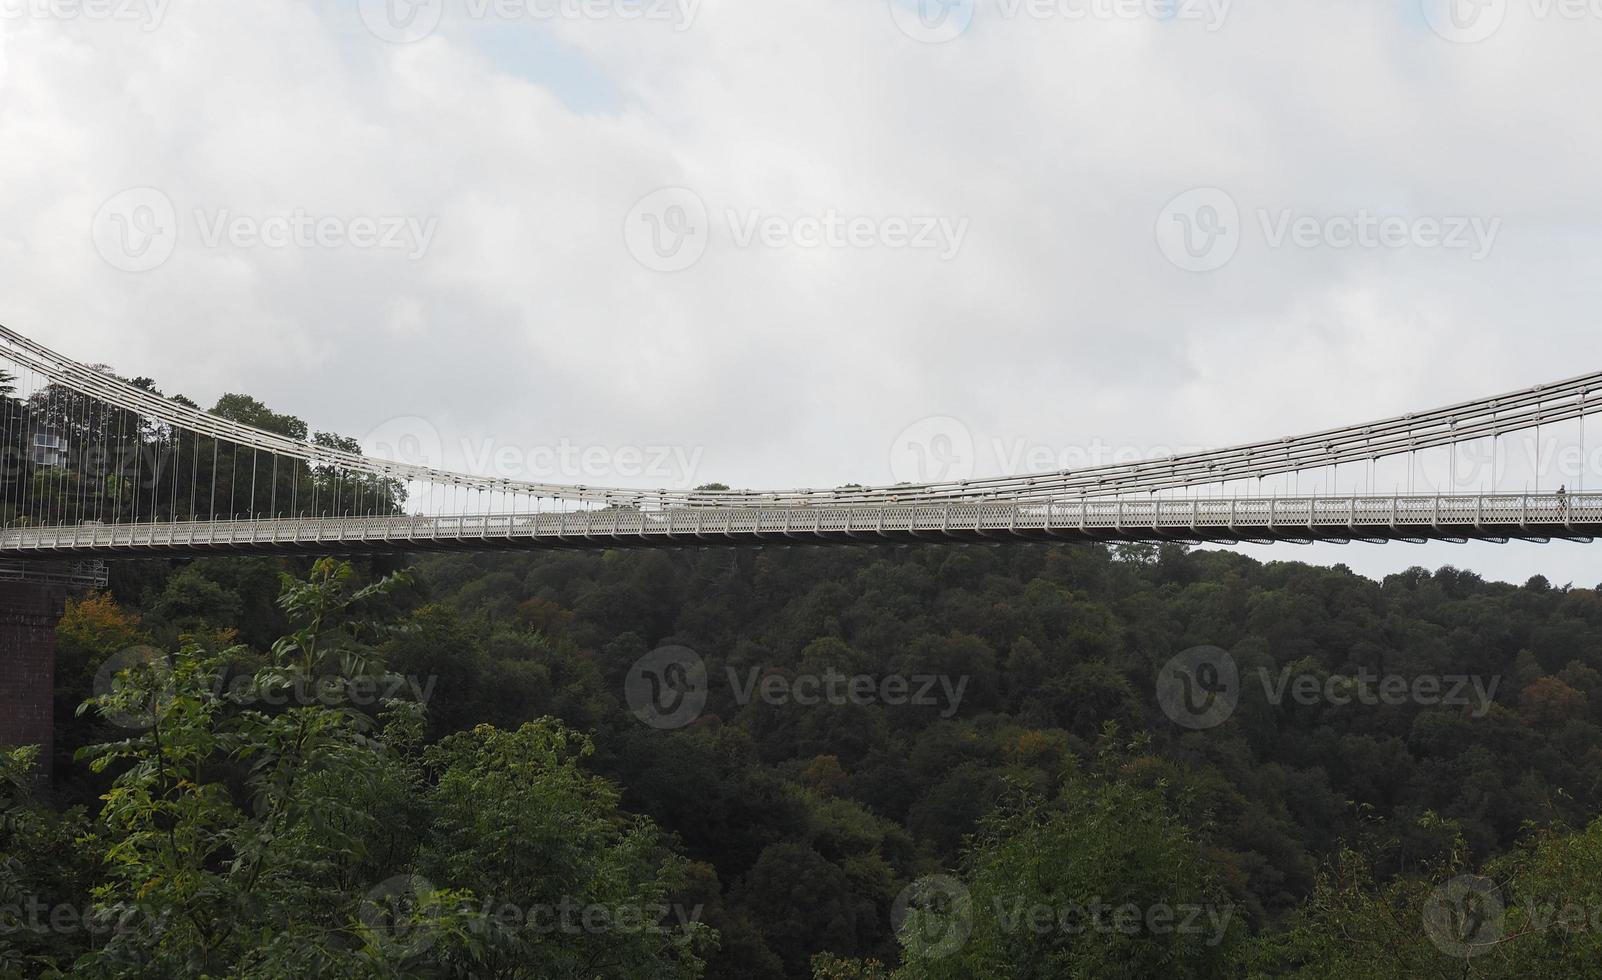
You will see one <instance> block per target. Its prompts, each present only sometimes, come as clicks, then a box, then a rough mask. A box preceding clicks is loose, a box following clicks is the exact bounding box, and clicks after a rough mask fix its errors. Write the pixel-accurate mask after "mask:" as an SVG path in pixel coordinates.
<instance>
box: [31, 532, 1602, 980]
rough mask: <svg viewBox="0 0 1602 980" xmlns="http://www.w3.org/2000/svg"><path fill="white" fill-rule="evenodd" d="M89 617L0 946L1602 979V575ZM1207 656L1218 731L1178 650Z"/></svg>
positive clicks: (637, 582) (386, 969)
mask: <svg viewBox="0 0 1602 980" xmlns="http://www.w3.org/2000/svg"><path fill="white" fill-rule="evenodd" d="M58 644H59V647H58V657H59V665H58V704H57V713H56V717H57V738H56V757H55V759H54V760H53V769H54V780H53V783H52V785H51V786H50V787H49V789H48V791H45V790H44V789H42V788H41V787H40V786H39V784H38V783H37V781H36V780H34V779H33V778H32V777H31V776H30V775H29V771H30V769H31V767H32V766H33V764H34V762H35V761H36V760H35V759H34V758H33V753H32V752H31V751H30V750H28V749H26V748H19V749H17V750H14V751H11V752H9V753H8V754H6V755H4V756H0V767H3V769H4V772H3V773H0V975H3V976H27V977H32V976H50V975H62V974H66V973H72V974H73V975H83V976H149V977H175V976H192V977H202V976H259V977H277V976H286V975H329V976H347V977H382V976H439V977H530V978H545V977H573V978H579V977H708V978H724V980H735V978H739V980H748V978H749V980H763V978H808V977H811V978H887V977H895V978H926V977H927V978H960V977H1009V978H1036V977H1038V978H1048V977H1050V978H1056V977H1131V978H1135V977H1148V976H1171V977H1241V978H1247V977H1279V976H1295V977H1329V978H1346V977H1353V978H1355V977H1395V978H1402V977H1409V978H1411V977H1468V976H1472V977H1554V978H1556V977H1575V976H1598V975H1602V967H1599V966H1598V965H1597V964H1599V963H1602V820H1599V817H1602V591H1599V590H1598V589H1593V588H1589V587H1573V586H1562V587H1558V586H1554V585H1552V584H1551V583H1548V582H1547V581H1545V580H1543V579H1540V578H1535V579H1532V580H1531V581H1529V582H1528V583H1526V584H1524V585H1523V586H1512V585H1505V584H1497V583H1489V582H1486V581H1483V580H1482V579H1480V578H1479V577H1477V576H1476V575H1474V574H1473V573H1471V572H1466V571H1461V570H1458V569H1454V568H1442V569H1440V570H1437V571H1434V572H1431V571H1427V570H1424V569H1413V570H1410V571H1408V572H1405V573H1401V574H1397V575H1392V576H1389V577H1387V578H1386V579H1385V580H1384V581H1383V582H1374V581H1371V580H1368V579H1365V578H1362V577H1360V576H1357V575H1355V574H1353V573H1351V572H1350V571H1348V570H1346V569H1345V568H1342V567H1336V568H1322V567H1313V566H1307V565H1303V564H1298V563H1293V562H1273V563H1268V564H1264V563H1260V562H1258V561H1255V560H1253V559H1251V558H1247V557H1244V556H1242V555H1239V554H1235V553H1231V552H1225V551H1210V550H1193V549H1189V548H1187V547H1185V546H1183V545H1177V544H1176V545H1167V546H1160V547H1158V546H1130V547H1111V548H1108V547H1099V546H1077V545H1076V546H1044V545H1022V544H1018V545H1006V546H1001V547H984V546H978V545H975V546H961V547H933V546H910V547H862V548H847V549H822V548H794V549H788V548H769V549H707V550H685V551H672V552H667V551H663V552H645V551H641V552H624V551H608V552H594V553H589V552H571V553H568V552H563V553H512V554H494V555H489V554H484V555H471V556H444V557H427V558H423V557H418V558H404V557H400V556H397V557H395V558H393V559H384V560H366V561H361V562H357V563H354V564H351V563H344V562H339V561H333V560H323V561H319V562H315V563H314V562H310V561H303V560H288V559H283V560H279V559H248V558H230V559H203V560H197V561H192V562H156V561H130V562H123V563H118V564H116V565H115V566H114V567H113V574H112V580H111V584H110V588H109V590H108V591H107V592H106V593H104V594H96V595H90V596H85V597H81V598H79V599H75V600H73V601H71V602H70V603H69V605H68V607H67V611H66V615H65V616H64V618H63V620H62V622H61V625H60V627H59V630H58ZM1197 650H1203V651H1211V652H1210V653H1208V654H1207V656H1208V657H1211V658H1212V659H1211V660H1208V661H1206V662H1205V663H1204V664H1203V665H1202V666H1204V667H1207V668H1209V669H1211V670H1212V673H1209V672H1208V671H1207V670H1201V669H1195V670H1193V671H1192V672H1191V673H1190V674H1187V675H1185V676H1184V677H1182V678H1181V680H1182V681H1184V683H1185V686H1184V689H1183V692H1182V697H1184V698H1186V699H1188V698H1190V697H1191V696H1192V695H1194V694H1196V693H1197V691H1198V690H1200V691H1202V693H1209V694H1210V696H1216V695H1218V694H1219V692H1220V691H1223V690H1225V689H1226V688H1228V689H1229V690H1228V693H1229V701H1228V704H1227V708H1228V710H1227V711H1223V712H1220V713H1219V714H1217V715H1215V716H1212V717H1209V718H1208V719H1207V723H1206V724H1196V723H1194V719H1187V718H1185V717H1184V716H1183V715H1181V714H1178V713H1176V711H1175V703H1174V702H1173V700H1172V699H1171V697H1170V696H1169V694H1167V693H1165V689H1164V684H1165V683H1166V680H1165V678H1167V679H1168V680H1171V679H1172V678H1171V676H1170V675H1171V673H1172V671H1173V670H1174V663H1175V662H1176V661H1175V658H1179V659H1180V661H1182V662H1187V663H1192V666H1193V667H1194V666H1195V664H1194V663H1193V661H1194V653H1195V651H1197ZM1187 657H1189V658H1191V660H1189V661H1187V660H1186V658H1187ZM1223 664H1227V666H1228V669H1229V671H1230V672H1232V673H1233V674H1234V675H1235V678H1236V681H1235V683H1234V684H1233V685H1232V686H1231V685H1228V684H1226V683H1223V682H1222V681H1220V678H1219V677H1218V676H1216V673H1217V671H1216V669H1217V668H1218V667H1219V666H1220V665H1223ZM1192 682H1194V684H1193V683H1192ZM1203 682H1205V684H1204V683H1203ZM1376 692H1377V693H1376Z"/></svg>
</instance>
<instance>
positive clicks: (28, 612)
mask: <svg viewBox="0 0 1602 980" xmlns="http://www.w3.org/2000/svg"><path fill="white" fill-rule="evenodd" d="M105 583H106V571H105V565H104V563H101V562H94V563H77V564H64V563H59V562H26V563H25V562H10V561H7V562H0V746H7V747H14V746H18V745H37V746H39V768H40V770H41V773H40V774H41V775H42V776H43V777H44V778H45V779H47V780H48V779H49V777H50V768H51V758H52V751H53V750H54V748H55V682H56V624H57V623H59V622H60V621H61V614H62V611H63V609H64V607H65V605H66V599H67V596H68V595H71V594H72V593H74V592H79V591H83V590H84V589H88V588H95V587H98V586H103V585H105Z"/></svg>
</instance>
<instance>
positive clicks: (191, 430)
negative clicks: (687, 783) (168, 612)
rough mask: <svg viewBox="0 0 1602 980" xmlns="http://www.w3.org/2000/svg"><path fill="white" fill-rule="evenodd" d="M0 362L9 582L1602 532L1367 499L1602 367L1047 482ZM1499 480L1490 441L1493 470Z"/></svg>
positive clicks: (38, 353)
mask: <svg viewBox="0 0 1602 980" xmlns="http://www.w3.org/2000/svg"><path fill="white" fill-rule="evenodd" d="M0 371H3V374H0V381H3V384H0V458H3V462H4V465H3V467H0V518H3V528H0V578H4V577H5V576H6V569H8V568H10V569H12V570H16V569H20V568H27V567H35V566H36V567H40V568H45V567H49V568H53V569H56V572H55V574H58V575H65V576H68V577H71V576H73V575H84V574H96V573H95V572H94V571H93V569H94V568H95V566H94V565H93V564H92V563H94V562H96V561H99V560H103V559H108V558H119V557H151V556H186V555H200V554H282V553H319V554H358V553H375V552H397V551H422V550H480V549H496V548H614V547H642V546H643V547H690V546H704V545H709V544H761V543H781V544H782V543H805V544H861V543H873V542H919V541H925V542H967V541H999V540H1008V539H1013V540H1040V541H1051V540H1066V541H1076V540H1077V541H1112V542H1144V541H1184V542H1193V543H1202V542H1220V543H1238V542H1272V541H1284V542H1301V543H1306V542H1313V541H1335V542H1350V541H1371V542H1383V541H1398V540H1400V541H1414V542H1422V541H1429V540H1442V541H1468V540H1490V541H1507V540H1510V539H1522V540H1531V541H1549V540H1552V539H1568V540H1581V541H1585V540H1590V539H1592V538H1593V537H1595V536H1596V535H1598V534H1599V533H1602V493H1585V492H1582V491H1581V490H1579V489H1578V488H1576V489H1575V490H1574V491H1572V492H1571V491H1568V490H1567V488H1564V490H1563V491H1562V492H1559V491H1558V488H1555V487H1554V488H1550V489H1548V490H1547V491H1545V492H1542V491H1540V490H1539V489H1536V490H1533V491H1532V490H1531V489H1530V488H1528V487H1525V488H1521V489H1520V490H1519V491H1518V492H1505V491H1502V492H1499V490H1498V488H1497V487H1495V486H1485V487H1477V488H1474V489H1472V490H1464V489H1462V488H1460V487H1456V486H1453V487H1450V488H1446V490H1445V492H1440V491H1437V492H1417V491H1414V492H1400V491H1398V492H1392V493H1389V494H1385V493H1380V492H1375V489H1374V475H1373V474H1374V473H1375V468H1376V467H1377V466H1378V465H1380V464H1381V463H1382V461H1387V460H1397V459H1403V460H1406V461H1407V466H1408V474H1409V483H1411V482H1412V474H1413V473H1414V472H1415V470H1414V466H1415V462H1414V461H1415V460H1416V459H1417V458H1418V457H1420V456H1421V455H1422V454H1428V453H1432V452H1433V453H1437V454H1443V453H1444V454H1448V455H1450V454H1452V453H1454V452H1457V451H1458V450H1459V448H1460V447H1462V446H1465V445H1472V444H1478V445H1485V444H1487V442H1488V444H1489V445H1490V447H1491V451H1492V453H1493V454H1494V452H1495V451H1496V447H1497V446H1498V445H1499V440H1502V439H1503V438H1504V437H1507V436H1510V435H1513V434H1516V433H1524V432H1529V431H1532V430H1533V431H1534V432H1536V433H1537V436H1538V434H1539V431H1540V428H1541V427H1542V426H1553V425H1557V424H1559V423H1575V424H1577V426H1578V427H1579V431H1580V433H1581V436H1580V438H1581V442H1582V443H1583V431H1584V422H1585V418H1586V416H1587V415H1588V414H1589V412H1590V411H1591V409H1592V408H1594V407H1596V403H1597V399H1596V397H1595V395H1596V393H1597V392H1598V390H1599V389H1602V372H1594V373H1591V374H1586V375H1581V376H1579V377H1575V378H1570V379H1568V380H1565V381H1558V382H1554V383H1550V384H1545V385H1538V386H1536V387H1532V388H1526V389H1522V390H1519V391H1513V392H1508V393H1505V394H1500V395H1496V396H1493V397H1487V398H1481V399H1476V400H1474V401H1469V402H1463V403H1459V404H1455V405H1449V406H1446V407H1444V408H1438V409H1433V410H1430V411H1424V412H1417V413H1413V414H1409V415H1404V416H1398V417H1394V418H1388V419H1381V420H1378V421H1374V422H1369V423H1365V424H1361V425H1355V426H1348V427H1344V428H1339V429H1331V430H1327V431H1323V432H1316V433H1312V434H1309V435H1304V436H1297V437H1286V438H1279V439H1273V440H1268V441H1263V442H1256V443H1250V444H1246V445H1240V446H1234V447H1230V448H1224V449H1215V450H1206V451H1198V452H1191V453H1184V454H1177V455H1169V456H1165V457H1162V458H1158V459H1147V460H1142V461H1139V462H1134V463H1129V464H1121V465H1109V466H1093V467H1087V468H1084V469H1080V470H1072V471H1067V470H1065V471H1059V472H1051V473H1042V474H1038V475H1033V476H1021V477H1020V476H1007V477H1000V478H994V479H975V480H963V481H945V482H929V483H919V484H898V485H895V486H874V487H858V486H852V487H841V488H836V489H830V490H811V489H797V490H779V491H749V490H740V491H713V490H682V491H667V490H655V491H642V490H638V489H628V488H621V487H591V486H575V485H568V484H560V483H541V482H524V481H516V480H509V479H501V478H493V477H485V476H480V475H474V474H470V473H457V472H451V471H449V470H445V469H439V468H434V467H429V466H421V465H415V464H411V463H406V462H402V461H397V460H387V459H379V458H373V457H371V456H368V455H364V454H363V453H362V452H361V451H360V447H359V445H357V444H356V443H354V442H353V441H351V440H344V439H339V438H337V437H333V436H329V435H326V434H317V435H311V434H309V433H308V432H306V431H305V427H304V426H303V425H298V424H293V423H294V420H287V421H286V420H285V419H284V417H278V416H271V413H266V415H267V416H268V417H267V418H265V419H250V418H239V417H230V414H229V413H227V412H223V411H220V407H219V410H214V411H210V412H208V411H203V410H201V409H200V408H199V407H198V406H197V405H195V404H194V403H193V402H190V401H188V400H187V399H184V398H182V397H177V396H174V397H164V396H163V395H161V394H159V393H158V392H157V391H156V390H155V387H154V385H153V384H152V383H150V382H148V381H145V380H138V381H133V382H130V381H126V380H123V379H121V378H118V377H117V376H115V375H114V374H113V373H112V372H111V371H110V370H109V369H106V368H104V367H99V366H91V365H89V364H85V363H80V362H77V361H74V360H72V359H70V358H68V357H65V356H63V355H61V354H58V353H56V352H54V351H52V350H50V349H49V348H47V347H44V346H43V345H41V344H38V343H36V342H34V341H32V340H29V339H28V338H26V337H24V336H22V335H21V334H19V333H17V332H15V331H12V330H9V329H6V328H4V327H0ZM258 408H259V406H258ZM245 414H248V413H245ZM253 422H254V423H255V424H252V423H253ZM1538 444H1539V439H1538ZM1354 472H1355V473H1356V479H1355V480H1354V479H1352V476H1353V474H1354ZM1496 472H1497V470H1496V465H1495V462H1494V455H1493V464H1492V466H1491V478H1492V481H1493V482H1494V480H1495V476H1496ZM1304 473H1315V474H1316V473H1322V474H1325V477H1324V482H1323V490H1322V492H1318V493H1313V494H1306V495H1304V494H1301V493H1297V492H1292V493H1278V492H1276V493H1272V494H1267V493H1264V492H1262V490H1261V488H1262V486H1263V485H1264V481H1265V480H1266V479H1269V478H1289V477H1290V476H1292V475H1294V476H1295V477H1296V484H1295V485H1297V486H1299V485H1300V482H1301V476H1302V474H1304ZM1365 473H1366V474H1367V485H1366V486H1365V485H1364V480H1363V476H1364V474H1365ZM1343 474H1344V475H1345V476H1346V477H1347V482H1349V483H1350V484H1351V485H1350V486H1348V487H1346V488H1345V489H1346V490H1347V491H1349V492H1342V490H1341V488H1342V479H1341V477H1342V475H1343ZM1254 488H1256V489H1255V491H1254ZM1243 491H1244V492H1243ZM40 562H49V563H53V564H50V565H48V566H47V565H39V564H37V563H40ZM72 563H78V564H72ZM84 563H90V564H84Z"/></svg>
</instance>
